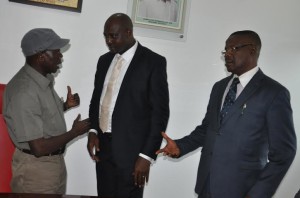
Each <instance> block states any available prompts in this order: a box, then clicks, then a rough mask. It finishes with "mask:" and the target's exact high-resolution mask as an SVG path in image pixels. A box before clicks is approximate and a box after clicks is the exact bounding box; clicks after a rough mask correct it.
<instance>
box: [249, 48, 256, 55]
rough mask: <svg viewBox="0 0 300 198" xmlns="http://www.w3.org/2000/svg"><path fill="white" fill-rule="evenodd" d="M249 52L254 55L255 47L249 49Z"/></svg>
mask: <svg viewBox="0 0 300 198" xmlns="http://www.w3.org/2000/svg"><path fill="white" fill-rule="evenodd" d="M250 54H251V55H256V47H253V48H251V49H250Z"/></svg>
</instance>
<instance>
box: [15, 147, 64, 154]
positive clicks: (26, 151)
mask: <svg viewBox="0 0 300 198" xmlns="http://www.w3.org/2000/svg"><path fill="white" fill-rule="evenodd" d="M19 150H20V151H22V152H23V153H26V154H29V155H34V154H33V153H32V152H31V150H29V149H19ZM64 152H65V147H62V148H59V149H58V150H56V151H54V152H52V153H49V154H47V155H44V156H52V155H61V154H63V153H64Z"/></svg>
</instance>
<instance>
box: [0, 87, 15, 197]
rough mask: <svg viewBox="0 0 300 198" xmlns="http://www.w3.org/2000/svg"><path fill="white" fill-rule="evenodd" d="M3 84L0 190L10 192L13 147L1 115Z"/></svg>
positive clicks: (0, 121)
mask: <svg viewBox="0 0 300 198" xmlns="http://www.w3.org/2000/svg"><path fill="white" fill-rule="evenodd" d="M4 88H5V85H4V84H0V192H11V189H10V180H11V177H12V171H11V161H12V155H13V152H14V150H15V147H14V145H13V143H12V141H11V139H10V137H9V135H8V131H7V127H6V123H5V121H4V118H3V115H2V95H3V91H4Z"/></svg>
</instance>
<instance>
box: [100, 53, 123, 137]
mask: <svg viewBox="0 0 300 198" xmlns="http://www.w3.org/2000/svg"><path fill="white" fill-rule="evenodd" d="M123 61H124V59H123V58H122V57H121V56H119V57H118V58H117V62H116V64H115V66H114V68H113V71H112V73H111V76H110V78H109V81H108V84H107V88H106V92H105V95H104V98H103V101H102V104H101V108H100V109H101V112H100V120H99V123H100V129H101V130H102V132H106V131H107V129H108V125H109V114H110V113H109V109H110V105H111V101H112V95H113V90H114V86H115V84H116V82H117V79H118V76H119V74H120V71H121V67H122V64H123Z"/></svg>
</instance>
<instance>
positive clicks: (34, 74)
mask: <svg viewBox="0 0 300 198" xmlns="http://www.w3.org/2000/svg"><path fill="white" fill-rule="evenodd" d="M24 68H25V71H26V73H27V74H28V75H29V76H30V77H31V78H32V79H33V80H34V81H35V82H36V83H37V84H38V85H39V86H40V87H41V88H42V89H46V88H48V86H49V85H50V84H52V85H53V82H54V77H53V75H52V74H48V75H47V76H46V77H45V76H43V75H42V74H40V73H39V72H38V71H36V70H35V69H34V68H32V67H31V66H30V65H28V64H27V63H26V64H25V66H24Z"/></svg>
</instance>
